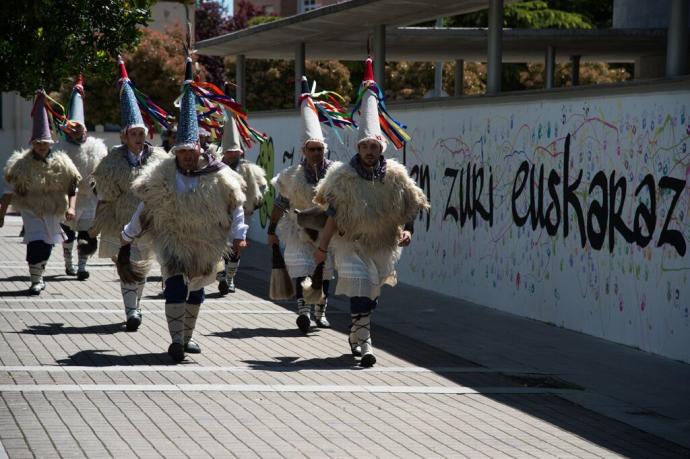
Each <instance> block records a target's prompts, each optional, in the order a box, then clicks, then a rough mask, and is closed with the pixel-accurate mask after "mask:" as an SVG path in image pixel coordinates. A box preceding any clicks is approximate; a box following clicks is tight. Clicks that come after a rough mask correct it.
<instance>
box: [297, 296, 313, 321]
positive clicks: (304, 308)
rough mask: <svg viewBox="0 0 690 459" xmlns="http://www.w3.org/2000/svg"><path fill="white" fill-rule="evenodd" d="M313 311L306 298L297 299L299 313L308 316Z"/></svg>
mask: <svg viewBox="0 0 690 459" xmlns="http://www.w3.org/2000/svg"><path fill="white" fill-rule="evenodd" d="M310 313H311V305H310V304H306V303H305V302H304V298H298V299H297V315H300V316H307V317H309V314H310Z"/></svg>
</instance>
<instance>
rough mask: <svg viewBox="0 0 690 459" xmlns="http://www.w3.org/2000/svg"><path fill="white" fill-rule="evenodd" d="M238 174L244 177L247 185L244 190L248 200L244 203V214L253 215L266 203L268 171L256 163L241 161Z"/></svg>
mask: <svg viewBox="0 0 690 459" xmlns="http://www.w3.org/2000/svg"><path fill="white" fill-rule="evenodd" d="M237 173H239V174H240V175H241V176H242V178H243V179H244V181H245V184H246V188H245V189H244V190H243V191H244V194H245V197H246V198H247V200H246V201H245V203H244V212H245V214H246V215H251V214H252V213H254V211H255V210H256V209H257V208H259V207H261V204H263V202H264V193H266V190H267V189H268V182H267V181H266V171H264V169H263V168H262V167H261V166H257V165H256V164H254V163H250V162H249V161H245V160H240V164H239V165H238V166H237Z"/></svg>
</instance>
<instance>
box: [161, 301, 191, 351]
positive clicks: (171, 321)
mask: <svg viewBox="0 0 690 459" xmlns="http://www.w3.org/2000/svg"><path fill="white" fill-rule="evenodd" d="M186 309H187V303H167V304H166V305H165V318H166V319H167V320H168V331H169V332H170V338H171V340H172V342H173V343H179V344H181V345H184V331H185V315H186V314H185V313H186Z"/></svg>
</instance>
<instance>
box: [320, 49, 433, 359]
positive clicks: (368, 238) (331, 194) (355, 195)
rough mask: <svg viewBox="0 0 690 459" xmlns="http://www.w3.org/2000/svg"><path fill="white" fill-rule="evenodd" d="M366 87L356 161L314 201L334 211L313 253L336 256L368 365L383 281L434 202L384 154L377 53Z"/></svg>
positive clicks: (340, 169) (357, 351)
mask: <svg viewBox="0 0 690 459" xmlns="http://www.w3.org/2000/svg"><path fill="white" fill-rule="evenodd" d="M362 87H363V88H364V93H363V96H362V99H361V102H362V103H361V109H360V113H361V118H360V122H359V137H358V142H357V154H355V155H354V156H353V157H352V159H351V160H350V161H349V163H340V162H338V163H336V164H334V165H333V166H331V167H330V169H329V170H328V173H327V174H326V177H325V178H324V179H323V180H322V181H321V182H320V183H319V185H318V186H317V188H316V197H315V198H314V202H316V203H317V204H319V205H322V206H324V207H325V208H326V209H327V214H328V215H329V217H328V219H327V221H326V224H325V227H324V229H323V231H322V232H321V237H320V240H319V245H318V247H317V249H316V250H315V251H314V255H313V256H314V260H315V261H316V262H317V263H320V262H322V261H324V260H326V259H327V257H328V256H330V255H331V254H332V255H333V256H334V257H335V269H336V271H337V272H338V285H337V288H336V294H342V295H345V296H348V297H349V298H350V313H351V319H352V322H351V328H350V335H349V337H348V341H349V344H350V349H351V351H352V354H353V355H354V356H361V357H362V359H361V362H360V364H361V365H362V366H363V367H371V366H372V365H374V364H375V363H376V357H375V356H374V352H373V347H372V343H371V329H370V323H371V322H370V321H371V313H372V311H373V310H374V308H376V305H377V304H378V298H379V296H380V294H381V287H382V286H383V285H386V284H387V285H390V286H393V285H395V284H396V282H397V278H396V273H395V263H396V262H397V260H398V259H399V257H400V252H401V249H400V247H402V246H406V245H409V244H410V241H411V239H412V233H413V226H412V223H413V222H414V219H415V217H416V216H417V215H418V214H419V212H420V211H421V210H427V209H428V208H429V203H428V201H427V198H426V196H425V195H424V192H423V191H422V190H421V189H420V188H419V187H418V186H417V184H416V183H415V182H414V181H413V180H412V179H411V178H410V176H409V175H408V173H407V170H406V169H405V166H404V165H402V164H400V163H398V162H397V161H395V160H392V159H388V160H386V159H385V158H384V157H383V152H384V151H385V149H386V146H387V144H388V142H387V141H386V139H385V138H384V137H383V135H382V131H381V126H380V122H381V119H382V117H380V116H379V107H380V104H382V103H383V101H382V100H381V101H379V100H378V99H377V96H379V95H380V94H381V91H380V90H379V89H378V87H377V86H376V83H375V81H374V72H373V67H372V61H371V59H367V61H366V64H365V73H364V82H363V83H362ZM380 97H382V96H380Z"/></svg>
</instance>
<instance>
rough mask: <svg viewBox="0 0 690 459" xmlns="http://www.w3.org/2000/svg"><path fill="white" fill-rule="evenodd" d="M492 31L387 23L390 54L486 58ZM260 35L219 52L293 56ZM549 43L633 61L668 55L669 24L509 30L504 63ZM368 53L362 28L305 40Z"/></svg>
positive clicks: (287, 46) (336, 51) (313, 53)
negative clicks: (390, 25) (265, 42)
mask: <svg viewBox="0 0 690 459" xmlns="http://www.w3.org/2000/svg"><path fill="white" fill-rule="evenodd" d="M487 34H488V30H487V29H459V28H442V29H436V28H428V27H394V28H388V30H387V31H386V59H387V60H391V61H400V60H410V61H437V60H453V59H466V60H473V61H484V60H486V50H487V39H488V38H487ZM233 35H234V34H233ZM257 38H258V37H257V36H255V35H252V36H247V37H239V38H235V39H230V40H227V41H225V42H224V43H222V44H218V45H216V49H218V50H222V52H220V55H225V56H233V55H237V54H244V55H245V57H247V58H254V59H294V57H295V44H294V43H285V42H282V41H277V42H274V43H272V44H271V45H270V46H264V45H263V44H261V43H259V40H257ZM262 41H263V40H262ZM548 45H551V46H554V47H555V48H556V55H557V59H558V60H566V59H568V58H569V56H571V55H574V54H577V55H580V56H582V59H583V60H590V61H607V62H631V61H634V60H635V58H637V57H639V56H644V55H649V54H659V53H661V54H664V53H665V50H666V29H591V30H581V29H569V30H568V29H504V30H503V62H534V61H543V60H544V53H545V50H546V46H548ZM209 49H210V48H206V47H202V46H199V51H200V53H201V54H210V53H209V51H208V50H209ZM366 53H367V42H366V39H365V38H364V37H362V34H361V32H360V33H359V34H350V35H343V36H340V37H338V38H337V39H322V40H319V41H308V42H307V43H306V56H307V59H337V60H360V59H362V56H366Z"/></svg>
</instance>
